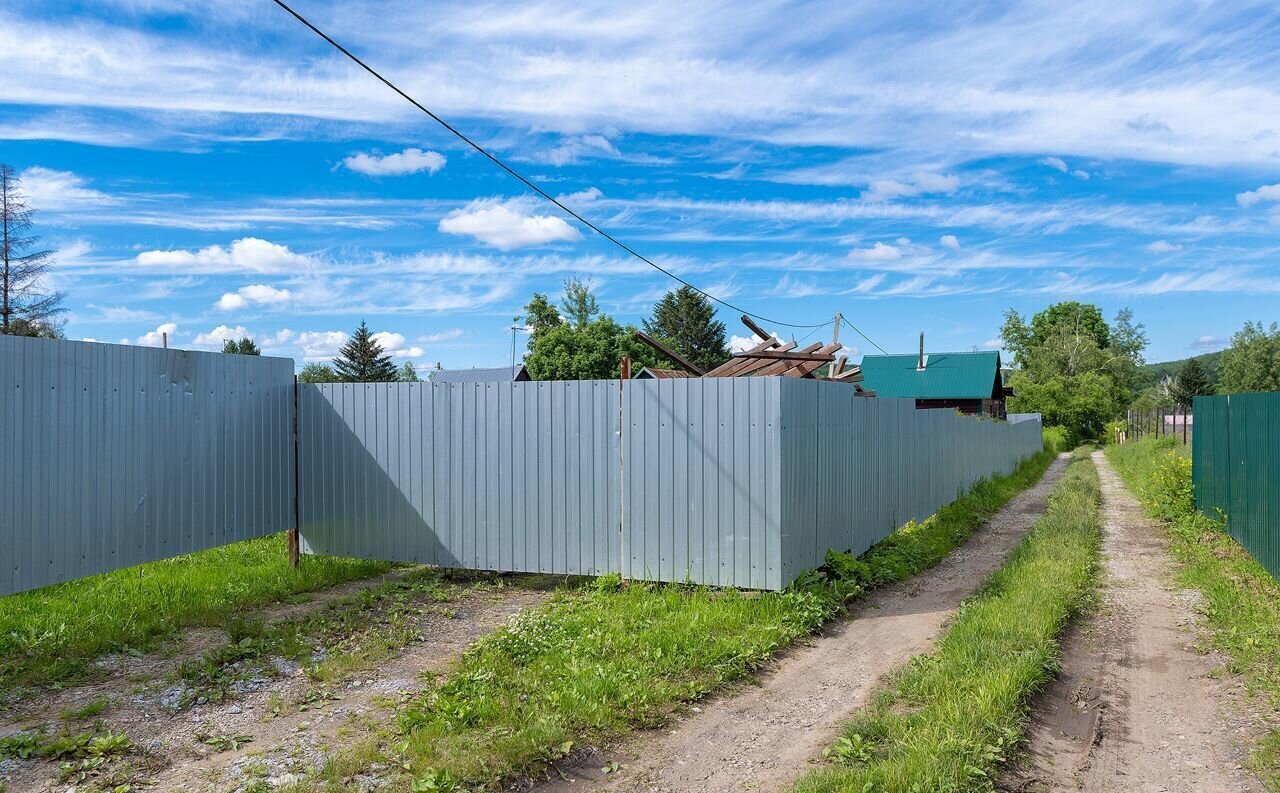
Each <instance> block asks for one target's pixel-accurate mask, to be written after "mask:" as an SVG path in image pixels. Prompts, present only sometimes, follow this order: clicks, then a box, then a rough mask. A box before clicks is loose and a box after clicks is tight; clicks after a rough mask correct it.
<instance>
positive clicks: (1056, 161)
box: [1036, 157, 1067, 173]
mask: <svg viewBox="0 0 1280 793" xmlns="http://www.w3.org/2000/svg"><path fill="white" fill-rule="evenodd" d="M1036 162H1038V163H1040V164H1041V165H1047V166H1049V167H1050V168H1052V169H1053V170H1055V171H1062V172H1063V173H1066V172H1067V163H1066V161H1064V160H1063V159H1062V158H1061V157H1043V158H1041V159H1039V160H1036Z"/></svg>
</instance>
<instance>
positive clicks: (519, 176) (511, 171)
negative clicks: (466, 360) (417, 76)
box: [272, 0, 874, 343]
mask: <svg viewBox="0 0 1280 793" xmlns="http://www.w3.org/2000/svg"><path fill="white" fill-rule="evenodd" d="M272 1H273V2H274V3H275V4H276V5H278V6H280V7H281V8H283V9H284V10H285V11H288V12H289V14H290V15H291V16H292V17H293V18H294V19H296V20H298V21H299V22H301V23H302V24H303V25H306V26H307V27H308V28H310V29H311V32H312V33H315V34H316V35H317V36H319V37H320V38H322V39H324V40H325V41H327V42H328V43H329V44H331V45H332V46H333V47H334V49H336V50H338V52H341V53H342V54H343V55H345V56H347V57H348V58H350V59H351V60H352V62H354V63H355V64H356V65H357V66H359V67H360V68H362V69H364V70H365V71H366V72H368V73H369V74H371V75H373V76H374V77H376V78H378V80H380V81H381V82H382V83H383V84H384V85H386V86H387V87H388V88H390V89H391V90H392V91H395V92H396V93H397V94H399V95H400V96H401V97H403V98H404V99H405V101H407V102H409V104H411V105H413V106H414V107H416V108H418V109H419V110H421V111H422V112H423V113H426V114H427V115H428V116H430V117H431V118H432V119H433V120H435V121H436V123H438V124H440V126H442V127H444V128H445V129H447V130H449V131H450V132H452V133H453V134H454V135H455V136H457V138H458V139H459V140H461V141H462V142H463V143H466V144H467V145H468V146H470V147H471V148H473V149H475V150H476V151H477V152H479V153H480V154H483V155H484V156H485V157H486V158H487V159H488V160H489V161H490V162H492V163H493V164H494V165H496V166H498V167H499V168H501V169H502V170H504V171H506V172H507V173H509V174H510V175H512V176H514V177H515V178H516V179H518V180H520V181H521V182H522V183H524V185H525V186H526V187H528V188H529V189H530V190H532V191H533V192H535V193H537V194H538V195H540V196H542V197H543V198H545V199H547V200H548V201H550V202H551V203H553V204H555V205H556V206H557V207H559V208H560V209H561V210H562V211H563V212H565V213H566V214H567V215H569V216H570V217H572V218H573V219H574V220H577V221H578V222H579V223H581V224H582V225H584V226H586V227H587V228H589V229H591V230H592V231H594V232H595V233H597V234H599V235H600V236H601V237H604V238H605V239H606V240H608V241H609V242H612V243H613V244H614V245H616V246H618V247H619V248H621V249H622V250H624V251H626V252H627V253H629V254H631V255H632V256H634V257H636V258H637V259H639V260H640V261H642V262H644V263H645V264H647V265H649V266H650V267H652V268H653V269H655V270H657V271H658V272H660V273H662V274H663V275H666V276H667V277H669V278H672V279H674V280H676V281H679V282H680V283H682V284H684V285H685V286H687V287H689V288H690V289H692V290H694V291H695V292H697V293H698V294H700V295H703V296H704V297H706V298H707V299H709V300H714V301H715V302H717V303H719V304H720V305H722V306H725V307H726V308H731V309H733V310H734V311H741V312H742V313H743V314H746V315H747V316H749V317H755V318H756V319H758V320H760V321H761V322H767V323H769V324H771V325H785V326H786V327H788V328H822V327H826V326H827V325H830V324H831V323H830V322H824V323H822V324H821V325H798V324H796V323H794V322H783V321H781V320H777V319H769V318H768V317H764V316H761V315H759V314H756V313H753V312H751V311H747V310H746V309H743V308H739V307H737V306H735V305H734V304H732V303H730V302H729V301H727V300H721V299H720V298H718V297H716V296H715V295H713V294H711V293H710V292H707V291H706V290H703V289H699V288H698V287H696V286H694V285H693V284H691V283H689V282H688V281H686V280H684V279H683V278H681V277H680V276H678V275H676V274H675V273H673V272H671V271H670V270H668V269H666V268H665V267H663V266H662V265H659V264H656V263H655V262H653V261H650V260H649V259H648V258H646V257H644V256H642V255H640V254H639V253H638V252H636V251H635V250H633V249H632V248H631V247H629V246H628V245H627V244H626V243H623V242H622V241H620V240H618V239H617V238H615V237H614V236H613V235H611V234H609V233H608V232H606V231H605V230H603V229H601V228H600V227H599V226H596V225H595V224H594V223H592V222H591V221H589V220H587V219H586V218H584V217H583V216H582V215H579V214H578V213H577V212H574V211H573V210H572V209H570V208H569V207H567V206H565V205H564V204H562V203H560V202H559V201H558V200H557V199H556V198H554V197H553V196H552V195H551V194H550V193H548V192H546V191H545V190H543V189H542V188H541V187H538V186H537V185H536V184H534V183H533V182H531V181H530V180H529V179H527V178H525V177H524V176H523V175H522V174H520V173H519V172H518V171H516V170H515V169H514V168H512V167H511V166H510V165H507V164H506V163H505V162H503V161H502V160H500V159H498V158H497V157H495V156H494V155H492V154H490V153H489V152H488V151H486V150H485V149H484V148H483V147H482V146H480V144H478V143H476V142H475V141H473V140H471V138H468V137H467V136H466V135H464V134H463V133H462V132H460V131H458V130H457V129H456V128H455V127H454V126H453V125H452V124H450V123H449V122H447V121H445V120H444V119H443V118H441V117H440V116H437V115H436V114H435V113H433V112H431V111H430V110H428V109H427V108H426V107H424V106H423V105H422V104H421V103H420V102H418V100H416V99H414V98H413V97H411V96H409V95H408V94H406V93H405V92H404V91H402V90H400V88H399V87H398V86H397V85H396V84H395V83H393V82H391V81H390V80H388V79H387V78H385V77H383V76H382V75H381V74H378V72H376V71H375V70H374V69H373V67H371V66H369V64H367V63H365V62H364V61H362V60H360V59H359V58H357V57H356V56H355V55H353V54H352V53H351V51H350V50H348V49H347V48H346V47H344V46H342V45H341V44H339V43H338V42H336V41H334V40H333V39H332V38H331V37H330V36H329V35H328V34H327V33H325V32H324V31H323V30H321V29H320V28H318V27H316V26H315V25H313V24H311V22H310V20H308V19H307V18H306V17H304V16H303V15H302V14H299V13H298V12H297V11H294V10H293V9H292V8H290V7H289V5H288V4H286V3H284V2H283V0H272ZM858 332H859V333H861V332H862V331H858ZM864 338H865V337H864ZM867 340H868V341H870V339H867ZM872 343H874V342H872Z"/></svg>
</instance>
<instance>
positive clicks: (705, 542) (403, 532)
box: [299, 378, 1041, 589]
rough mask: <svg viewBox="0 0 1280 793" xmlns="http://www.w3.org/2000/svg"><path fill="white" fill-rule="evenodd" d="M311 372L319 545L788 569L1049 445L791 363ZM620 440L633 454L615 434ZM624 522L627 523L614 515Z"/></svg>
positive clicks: (783, 576)
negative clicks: (791, 372)
mask: <svg viewBox="0 0 1280 793" xmlns="http://www.w3.org/2000/svg"><path fill="white" fill-rule="evenodd" d="M623 408H624V410H623V415H624V416H625V419H624V422H623V429H624V432H623V433H622V440H621V443H619V437H618V429H619V423H618V422H619V418H618V384H617V383H616V382H613V381H583V382H553V383H549V382H541V383H483V384H481V383H474V384H394V383H391V384H376V385H357V384H345V385H320V386H303V387H302V390H301V393H300V418H301V424H300V429H299V437H300V442H301V455H302V457H301V468H300V470H301V480H300V481H301V485H302V502H301V510H302V524H303V535H304V537H305V539H306V542H307V544H308V546H309V548H310V549H311V550H312V551H315V552H321V553H333V554H343V555H353V556H368V557H375V558H387V559H397V560H405V561H420V562H430V563H434V564H441V565H445V566H450V567H468V568H479V569H492V570H516V571H533V572H553V573H584V574H596V573H604V572H616V571H619V570H621V569H623V568H625V573H626V575H628V576H629V577H634V578H641V579H651V580H661V581H693V582H696V583H707V584H718V585H731V586H740V587H751V588H769V589H776V588H780V587H782V586H784V585H786V584H787V583H789V582H790V581H792V580H794V578H795V576H796V575H798V574H799V573H800V572H801V571H802V570H804V569H806V568H811V567H814V566H816V565H818V564H820V563H821V561H822V557H823V555H824V554H825V552H826V550H827V549H828V548H836V549H839V550H854V551H856V552H861V551H862V550H865V549H866V548H867V547H869V546H870V545H871V544H872V543H874V542H875V541H876V540H878V539H880V538H883V537H884V536H886V535H888V534H889V533H890V532H891V531H893V530H894V529H895V528H897V527H898V526H900V525H901V524H902V523H905V522H906V521H907V520H910V519H913V518H914V519H917V520H919V519H923V518H925V517H927V516H928V515H929V514H931V513H932V512H933V511H935V510H936V509H937V507H939V506H941V505H943V504H945V503H948V502H950V501H951V500H953V499H954V498H955V496H956V494H957V493H958V492H959V491H960V490H963V489H964V488H965V487H967V486H968V485H970V484H972V483H973V482H974V481H975V480H977V479H978V478H979V477H982V476H988V475H991V474H995V473H1007V472H1009V471H1011V470H1012V469H1013V468H1014V467H1015V466H1016V464H1017V462H1018V461H1019V460H1021V459H1023V458H1025V457H1027V456H1029V455H1031V454H1033V453H1035V452H1037V451H1039V450H1040V448H1041V441H1040V425H1039V422H1026V423H1023V424H1019V425H1009V424H1004V423H998V422H992V421H979V420H976V419H973V418H969V417H962V416H957V415H955V414H954V413H953V412H952V411H949V410H937V411H916V410H915V409H914V405H913V402H912V400H891V399H863V398H854V397H853V396H852V395H851V391H850V389H849V387H848V386H846V385H841V384H834V383H822V382H816V381H804V380H793V379H787V378H741V379H732V378H731V379H712V380H697V379H680V380H647V381H632V382H629V383H627V385H626V389H625V395H624V397H623ZM620 447H621V453H620ZM620 523H621V531H620Z"/></svg>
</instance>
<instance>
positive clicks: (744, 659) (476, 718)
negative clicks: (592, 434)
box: [295, 451, 1054, 791]
mask: <svg viewBox="0 0 1280 793" xmlns="http://www.w3.org/2000/svg"><path fill="white" fill-rule="evenodd" d="M1053 456H1054V453H1053V452H1052V451H1046V452H1044V453H1042V454H1040V455H1037V456H1036V457H1034V458H1032V459H1031V460H1029V461H1027V462H1026V463H1024V464H1023V465H1022V466H1021V467H1020V468H1019V469H1018V470H1017V471H1016V472H1015V473H1014V474H1012V475H1010V476H1007V477H999V478H997V479H994V480H991V481H983V482H980V483H978V484H977V485H976V486H975V487H974V488H973V489H972V490H971V491H970V492H969V493H967V494H966V495H964V496H963V497H962V498H961V499H959V500H958V501H957V502H956V503H954V504H952V505H949V506H947V507H945V508H943V509H942V510H940V511H939V512H938V514H937V515H935V516H933V517H931V518H930V519H929V520H926V521H924V522H923V523H920V524H918V525H917V524H910V525H908V526H906V527H904V528H903V529H901V530H900V531H898V532H896V533H895V534H894V535H892V536H891V537H889V538H888V539H886V540H885V541H883V542H882V543H880V544H879V545H877V546H876V547H875V548H873V549H872V550H871V551H869V552H868V553H867V554H865V555H864V556H863V558H862V559H860V560H854V559H852V558H851V557H849V556H848V555H843V554H832V555H830V556H829V564H828V567H827V569H825V570H823V571H820V572H815V573H814V574H811V575H807V576H805V577H803V578H802V580H801V581H800V582H798V585H797V586H795V587H793V588H791V589H789V590H786V591H783V592H767V593H743V592H737V591H733V590H728V591H718V590H712V589H709V588H705V587H691V586H680V585H660V584H639V583H633V584H631V585H629V586H622V585H621V582H620V581H619V579H618V578H617V577H616V576H605V577H602V578H600V579H596V580H595V581H593V582H575V583H572V584H570V585H569V586H567V587H565V588H563V589H561V590H560V591H558V592H557V593H556V594H555V595H554V596H553V598H552V600H551V601H550V602H549V603H547V604H545V605H544V606H543V607H540V608H537V609H532V610H529V611H526V612H524V613H522V614H521V615H519V616H518V617H517V618H515V619H514V620H512V622H511V623H510V624H509V625H507V626H506V627H504V628H502V629H500V630H498V631H496V632H495V633H493V634H491V635H489V636H487V637H485V638H484V639H481V640H480V641H479V642H477V643H476V644H475V645H473V646H472V647H471V648H470V649H469V650H468V651H467V652H466V654H465V655H464V656H463V658H462V659H461V660H460V661H459V662H458V663H457V664H456V665H455V667H454V668H453V669H452V670H451V671H450V672H449V673H448V674H446V675H443V676H442V677H440V678H439V679H437V680H434V681H428V683H427V685H426V686H425V688H424V689H423V691H421V692H420V693H419V694H417V695H415V696H414V697H412V698H411V699H410V700H408V701H406V702H403V703H401V704H400V705H399V706H398V707H397V708H396V712H395V716H394V718H390V719H388V720H386V721H387V722H389V723H384V724H382V725H379V724H371V725H369V727H368V728H367V732H366V733H365V735H364V737H363V738H356V737H352V739H351V740H352V742H353V744H352V745H351V746H350V748H348V749H347V750H345V751H342V752H339V753H338V754H336V755H334V756H333V757H331V758H330V759H329V761H328V762H327V763H326V765H325V767H324V768H323V769H321V771H320V773H319V774H317V775H315V776H313V777H312V778H309V779H307V780H305V781H303V782H301V783H299V784H298V785H297V786H296V788H295V789H296V790H326V791H329V790H332V791H337V790H346V789H347V788H348V785H349V782H350V780H351V779H352V778H353V777H354V776H356V775H358V774H361V773H366V772H368V770H369V768H370V766H378V767H381V768H384V769H396V770H395V771H384V772H383V773H384V774H385V773H392V774H399V775H400V776H399V778H396V779H394V780H392V786H393V787H395V786H396V785H397V784H398V785H399V786H400V789H411V788H412V789H414V790H419V789H420V790H441V791H448V790H461V789H484V788H496V787H497V786H498V785H500V784H501V783H502V781H504V780H509V779H512V778H514V777H518V776H521V775H524V774H531V773H536V772H538V771H539V770H540V769H542V768H544V767H545V766H546V765H547V764H548V763H549V762H554V761H555V760H556V759H558V758H560V757H563V756H565V755H566V754H568V753H570V752H571V751H572V750H573V749H574V748H575V747H578V746H581V745H582V744H584V743H607V742H608V741H610V740H612V739H616V738H618V737H620V736H622V735H625V734H626V733H628V732H630V731H632V730H635V729H638V728H646V727H655V726H659V725H661V724H663V723H665V722H666V721H667V720H668V719H669V718H670V717H671V715H672V714H673V713H674V712H676V711H678V709H679V708H680V707H681V705H682V704H684V703H688V702H691V701H694V700H696V699H698V698H699V697H702V696H704V695H705V694H707V693H708V692H711V691H714V690H716V689H719V688H722V687H723V686H725V685H726V684H729V683H731V682H732V681H735V680H741V679H743V678H744V677H746V676H748V675H749V674H750V673H751V672H752V671H753V670H755V669H756V668H757V667H758V666H759V665H760V664H761V663H763V662H764V661H765V660H766V659H768V658H769V657H771V656H772V655H774V654H775V653H776V652H778V650H780V649H782V648H784V647H786V646H787V645H789V644H791V643H792V642H794V641H795V640H796V639H798V638H799V637H802V636H804V635H806V634H809V633H811V632H813V631H814V630H816V629H817V628H818V627H820V626H821V625H822V624H823V623H824V622H825V621H826V620H828V619H830V618H831V617H833V616H835V615H836V614H838V613H839V612H840V611H841V610H842V608H843V606H844V604H845V602H846V601H847V600H848V599H849V598H851V597H856V596H857V595H858V594H860V593H861V592H862V591H864V589H865V588H867V587H871V586H876V585H880V584H883V583H887V582H889V581H895V580H898V579H901V578H906V577H908V576H911V575H914V574H915V573H918V572H919V571H921V570H923V569H925V568H927V567H929V566H931V565H933V564H936V563H937V562H938V561H939V560H941V559H942V558H943V557H944V556H946V554H947V553H948V552H950V551H951V550H953V549H954V548H955V547H956V546H957V545H959V544H960V543H961V542H963V541H964V540H965V539H966V538H967V537H968V536H969V535H970V534H971V533H972V532H973V531H974V529H975V528H977V527H978V526H979V525H980V524H981V522H982V521H983V520H984V519H985V518H987V517H989V516H990V515H991V514H992V513H994V512H995V511H996V510H998V509H999V508H1000V507H1001V506H1003V505H1004V504H1005V503H1006V502H1007V501H1008V500H1009V499H1010V498H1011V497H1013V496H1014V495H1015V494H1016V493H1018V492H1019V491H1021V490H1022V489H1024V488H1026V487H1028V486H1029V485H1031V484H1033V483H1034V482H1035V481H1037V480H1038V479H1039V477H1040V476H1041V475H1042V474H1043V473H1044V470H1045V468H1047V467H1048V465H1049V463H1050V462H1051V461H1052V459H1053Z"/></svg>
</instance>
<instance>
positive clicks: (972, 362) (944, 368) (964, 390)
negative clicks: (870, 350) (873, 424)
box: [862, 350, 1000, 399]
mask: <svg viewBox="0 0 1280 793" xmlns="http://www.w3.org/2000/svg"><path fill="white" fill-rule="evenodd" d="M917 360H918V358H917V356H915V355H864V356H863V358H862V376H863V378H864V379H863V381H862V387H863V388H866V389H868V390H872V391H875V392H876V396H882V397H914V398H915V399H990V398H991V391H992V388H993V386H994V385H995V383H996V377H997V375H998V373H999V371H1000V353H999V352H997V351H995V350H990V351H984V352H935V353H928V354H927V355H925V366H924V369H923V370H921V369H918V368H917V366H916V364H917Z"/></svg>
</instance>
